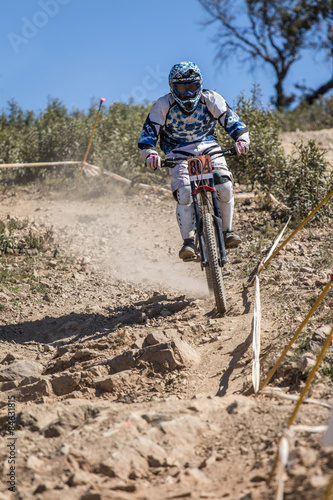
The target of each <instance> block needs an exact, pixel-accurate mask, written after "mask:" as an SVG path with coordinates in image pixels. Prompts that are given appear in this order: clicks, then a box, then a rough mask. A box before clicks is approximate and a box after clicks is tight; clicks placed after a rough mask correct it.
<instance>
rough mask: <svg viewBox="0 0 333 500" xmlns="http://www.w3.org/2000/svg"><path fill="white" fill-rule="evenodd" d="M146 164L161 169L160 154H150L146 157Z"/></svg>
mask: <svg viewBox="0 0 333 500" xmlns="http://www.w3.org/2000/svg"><path fill="white" fill-rule="evenodd" d="M146 165H147V167H148V168H154V169H155V170H160V168H161V158H160V157H159V156H158V155H149V156H147V158H146Z"/></svg>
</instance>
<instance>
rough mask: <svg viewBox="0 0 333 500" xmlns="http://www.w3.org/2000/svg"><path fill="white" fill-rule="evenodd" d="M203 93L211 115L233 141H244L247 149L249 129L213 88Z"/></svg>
mask: <svg viewBox="0 0 333 500" xmlns="http://www.w3.org/2000/svg"><path fill="white" fill-rule="evenodd" d="M204 95H205V100H206V105H207V108H208V110H209V112H210V113H211V114H212V116H213V117H214V118H215V119H216V120H217V121H218V123H219V124H220V125H221V126H222V127H223V128H224V130H225V131H226V132H227V133H228V134H229V135H230V137H231V138H232V139H233V140H234V141H235V142H238V141H240V142H244V146H246V147H247V149H248V148H249V145H250V136H249V131H248V129H247V127H246V125H245V124H244V123H243V122H242V120H241V119H240V118H239V116H238V115H237V113H236V112H235V111H234V110H233V109H232V108H230V106H229V105H228V104H227V102H226V101H225V99H224V97H222V96H221V95H220V94H218V93H217V92H215V91H213V90H209V91H206V92H205V93H204Z"/></svg>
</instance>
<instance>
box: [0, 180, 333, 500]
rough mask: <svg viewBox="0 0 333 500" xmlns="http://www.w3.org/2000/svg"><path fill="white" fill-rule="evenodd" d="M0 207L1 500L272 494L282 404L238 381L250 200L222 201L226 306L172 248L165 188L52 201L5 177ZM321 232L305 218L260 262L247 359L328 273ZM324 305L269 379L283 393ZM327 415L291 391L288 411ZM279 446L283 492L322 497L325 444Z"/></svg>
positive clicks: (268, 232) (258, 245) (244, 368)
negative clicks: (300, 402)
mask: <svg viewBox="0 0 333 500" xmlns="http://www.w3.org/2000/svg"><path fill="white" fill-rule="evenodd" d="M240 191H241V187H238V188H237V192H240ZM0 220H2V221H3V223H4V224H5V225H6V227H7V229H8V228H9V227H11V228H12V233H11V234H12V238H13V239H14V237H16V241H17V242H18V244H17V245H16V248H8V250H7V254H3V255H2V256H1V259H2V260H1V265H2V270H1V273H2V275H1V276H2V281H1V289H0V306H1V307H0V385H1V398H0V407H1V413H0V415H1V416H0V426H1V428H2V437H1V441H0V455H1V461H0V470H1V475H0V484H1V488H0V491H1V492H0V499H1V500H8V499H12V498H13V499H14V498H15V499H22V500H30V499H36V500H37V499H38V500H53V499H54V500H56V499H62V500H64V499H69V500H71V499H73V500H106V499H126V500H127V499H140V500H144V499H149V500H154V499H161V500H164V499H175V498H191V499H195V500H196V499H201V498H209V499H216V500H217V499H222V498H229V499H232V500H240V499H242V500H250V499H271V498H274V492H275V489H276V483H275V481H274V480H273V481H272V482H271V483H270V484H268V483H267V479H268V476H269V473H270V471H271V468H272V464H273V460H274V456H275V453H276V449H277V437H278V434H279V432H280V431H281V429H282V428H283V427H284V426H285V425H286V423H287V421H288V418H289V417H290V414H291V412H292V409H293V407H294V404H295V403H294V402H292V401H287V400H282V399H277V398H269V397H265V396H258V397H255V396H254V395H253V392H252V379H251V373H252V335H251V328H252V317H253V296H254V290H253V288H249V289H247V288H246V287H244V284H246V283H247V281H248V278H249V276H250V274H251V272H252V271H253V270H254V269H255V267H256V265H257V264H258V262H259V261H260V259H261V257H262V256H263V255H264V253H265V252H266V251H267V249H268V247H269V245H270V243H271V241H272V239H273V237H274V236H275V235H276V234H277V228H278V227H279V224H278V223H277V222H276V221H275V222H274V221H273V220H272V218H271V215H270V214H268V213H266V212H264V211H262V210H260V209H259V207H258V206H257V202H256V200H255V198H253V196H251V197H250V196H246V195H244V194H243V196H242V197H239V198H237V202H236V214H235V226H236V227H237V231H238V232H239V233H240V235H241V236H242V237H243V240H244V243H243V245H242V246H241V247H240V248H239V249H237V250H235V251H233V252H230V253H229V264H228V266H227V268H226V270H225V273H224V275H225V287H226V293H227V305H228V312H227V314H226V315H225V316H224V317H221V316H219V315H217V314H216V311H215V310H214V303H213V302H212V299H211V298H210V297H209V296H208V295H207V291H206V283H205V280H204V275H203V273H202V272H201V270H200V268H199V267H198V265H196V264H193V263H191V264H184V263H183V262H180V261H179V259H178V249H179V248H178V247H179V246H180V243H181V241H180V236H179V233H178V227H177V224H176V219H175V205H174V201H173V200H172V197H171V196H169V195H166V194H163V193H156V194H153V195H149V196H148V194H147V193H146V192H144V191H143V192H140V193H136V192H130V191H127V192H122V191H121V190H120V188H119V187H117V186H115V187H113V186H112V185H111V184H110V186H109V189H108V192H107V194H104V195H101V196H97V197H91V196H81V197H76V198H74V197H73V196H72V197H71V198H67V199H65V198H64V197H61V196H60V195H59V193H52V192H48V193H43V190H42V189H37V188H34V187H31V188H27V189H25V190H16V191H14V190H13V191H11V190H8V191H7V192H6V193H5V194H4V195H3V200H2V204H1V208H0ZM51 227H52V230H51V229H50V228H51ZM329 229H330V228H329V226H327V227H321V228H320V227H319V228H318V227H309V228H307V229H304V230H303V232H302V234H301V235H300V236H299V237H298V238H297V240H296V241H295V242H292V243H290V244H289V245H288V248H287V249H286V250H284V251H282V252H281V255H280V256H279V258H277V259H276V261H275V262H273V263H272V264H271V265H270V267H269V269H267V270H266V271H265V272H264V273H263V277H262V279H261V284H262V314H263V318H262V339H261V365H262V371H263V373H267V371H268V369H269V367H270V366H272V363H273V362H274V360H276V359H277V357H278V355H279V354H280V353H281V352H282V349H283V347H284V346H285V345H286V344H287V342H288V340H289V339H290V337H291V335H292V334H293V333H294V331H295V328H297V327H298V326H299V324H300V322H301V321H302V320H303V319H304V317H305V315H306V313H307V312H308V310H309V308H310V305H312V304H313V300H314V298H316V297H317V296H318V295H319V294H320V292H321V291H322V289H323V287H324V286H325V284H326V283H327V280H328V273H329V271H330V266H331V262H330V257H331V248H332V243H333V235H332V231H331V230H329ZM36 235H39V236H40V235H42V236H43V238H44V240H43V241H45V242H47V243H45V245H44V246H43V245H42V243H41V242H39V243H40V244H39V247H38V245H37V244H36V241H35V240H36V238H37V236H36ZM37 239H38V238H37ZM33 242H34V243H35V244H32V243H33ZM37 243H38V242H37ZM36 247H38V248H36ZM332 311H333V302H332V296H331V295H330V298H328V300H326V301H325V303H324V304H322V306H321V307H320V308H319V310H318V314H317V315H316V316H315V317H313V318H312V319H311V320H310V322H309V326H308V328H307V329H306V331H305V334H304V336H303V337H302V343H301V344H299V345H298V346H297V348H295V349H294V350H293V351H292V353H291V354H290V356H288V359H287V361H286V362H285V363H284V365H283V366H282V367H281V368H280V369H279V370H278V372H277V374H276V377H275V379H274V381H273V382H272V384H273V385H277V386H280V387H283V386H289V388H290V392H291V393H294V394H298V393H299V391H300V389H301V388H302V386H303V385H304V381H305V380H306V374H307V371H308V369H309V367H311V366H313V363H314V360H315V356H316V354H317V353H318V350H319V349H320V346H321V344H322V343H323V339H324V338H325V334H327V333H326V332H327V328H329V325H330V324H331V323H332V314H333V313H332ZM330 355H331V356H332V353H331V354H330ZM325 366H326V368H327V370H326V372H325V373H324V372H321V373H318V376H317V378H316V380H315V383H314V384H313V387H312V389H311V396H313V397H317V398H320V399H323V400H326V401H329V400H330V398H331V390H332V382H331V378H330V376H329V375H330V373H331V372H330V371H329V367H330V366H331V365H330V359H328V360H326V365H325ZM9 402H10V403H13V402H14V403H15V414H16V422H15V433H14V435H12V436H11V438H12V439H14V438H15V439H14V441H9V439H10V435H9V434H8V415H9V409H10V408H11V406H10V404H9ZM328 415H329V410H328V408H325V407H322V406H318V405H304V408H303V409H302V410H301V412H300V416H299V421H300V422H302V423H303V424H312V425H314V424H325V423H326V422H327V418H328ZM9 444H12V445H13V446H12V448H13V450H14V451H13V452H14V453H15V457H14V458H15V470H14V469H12V470H11V469H10V463H9V462H8V460H9V458H10V457H11V455H10V453H11V448H10V446H8V445H9ZM295 444H296V447H295V452H294V454H293V464H290V466H291V465H293V467H291V468H290V472H289V477H288V480H287V482H286V495H285V498H288V499H295V500H296V499H300V498H302V499H309V500H310V499H311V500H313V499H317V498H318V499H320V498H322V497H323V494H324V491H325V487H326V485H327V482H328V479H329V477H330V473H331V469H332V467H333V455H332V454H331V452H330V450H326V449H324V448H323V447H322V445H321V436H320V435H319V436H318V435H314V434H310V433H305V432H303V433H300V434H299V435H297V439H296V443H295ZM11 471H12V477H11V476H10V475H9V474H10V473H11ZM13 474H14V476H15V477H14V476H13ZM8 478H9V479H10V478H12V479H13V480H15V486H16V493H11V492H10V491H8V485H9V484H10V483H9V484H8V483H7V480H8Z"/></svg>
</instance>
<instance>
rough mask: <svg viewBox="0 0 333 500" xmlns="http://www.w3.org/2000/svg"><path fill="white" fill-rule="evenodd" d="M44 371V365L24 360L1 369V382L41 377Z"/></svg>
mask: <svg viewBox="0 0 333 500" xmlns="http://www.w3.org/2000/svg"><path fill="white" fill-rule="evenodd" d="M42 371H43V365H41V364H40V363H37V362H36V361H30V360H28V359H24V360H22V361H16V362H14V363H12V364H11V365H9V366H6V367H4V368H0V382H4V381H9V380H23V379H24V378H26V377H33V376H36V375H40V374H41V373H42Z"/></svg>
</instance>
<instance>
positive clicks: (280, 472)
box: [275, 425, 327, 500]
mask: <svg viewBox="0 0 333 500" xmlns="http://www.w3.org/2000/svg"><path fill="white" fill-rule="evenodd" d="M326 430H327V425H314V426H312V425H292V426H290V427H289V428H284V429H282V432H281V435H280V438H279V445H278V462H277V471H276V477H277V483H278V484H277V490H276V495H275V500H283V493H284V482H285V480H286V479H287V473H286V469H287V466H288V463H289V457H290V451H291V450H292V448H293V446H294V442H295V434H294V433H295V431H298V432H311V433H322V432H325V431H326Z"/></svg>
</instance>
